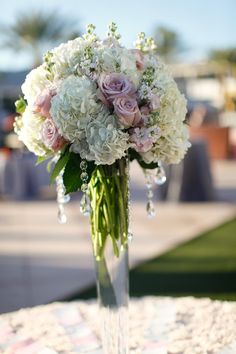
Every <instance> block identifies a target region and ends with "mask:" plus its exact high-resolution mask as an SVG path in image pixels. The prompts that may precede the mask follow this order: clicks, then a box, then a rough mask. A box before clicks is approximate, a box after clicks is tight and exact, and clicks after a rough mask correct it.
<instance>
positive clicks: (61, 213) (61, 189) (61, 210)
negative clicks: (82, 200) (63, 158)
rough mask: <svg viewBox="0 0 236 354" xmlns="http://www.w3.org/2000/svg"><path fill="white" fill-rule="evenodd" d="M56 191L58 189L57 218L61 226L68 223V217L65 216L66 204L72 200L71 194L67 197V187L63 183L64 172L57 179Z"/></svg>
mask: <svg viewBox="0 0 236 354" xmlns="http://www.w3.org/2000/svg"><path fill="white" fill-rule="evenodd" d="M56 186H57V187H56V189H57V204H58V213H57V218H58V222H59V223H60V224H65V223H66V222H67V217H66V214H65V207H64V204H66V203H68V202H69V200H70V196H69V194H67V195H65V186H64V183H63V170H62V171H60V173H59V175H58V176H57V177H56Z"/></svg>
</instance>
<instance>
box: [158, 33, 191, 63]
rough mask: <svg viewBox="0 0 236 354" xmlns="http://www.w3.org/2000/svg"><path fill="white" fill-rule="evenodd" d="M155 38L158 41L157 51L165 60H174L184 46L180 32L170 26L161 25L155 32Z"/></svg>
mask: <svg viewBox="0 0 236 354" xmlns="http://www.w3.org/2000/svg"><path fill="white" fill-rule="evenodd" d="M154 39H155V42H156V43H157V52H158V53H159V54H160V56H162V57H163V58H164V59H165V61H167V62H172V61H173V60H174V59H175V58H176V56H177V54H179V53H180V52H181V51H182V50H183V49H184V46H183V44H182V40H181V38H180V36H179V34H178V33H177V32H175V31H173V30H172V29H170V28H167V27H164V26H159V27H157V28H156V30H155V32H154Z"/></svg>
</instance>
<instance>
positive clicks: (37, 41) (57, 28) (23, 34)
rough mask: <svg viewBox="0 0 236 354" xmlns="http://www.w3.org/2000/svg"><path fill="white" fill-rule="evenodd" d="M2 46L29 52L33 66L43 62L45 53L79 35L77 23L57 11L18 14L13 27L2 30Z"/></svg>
mask: <svg viewBox="0 0 236 354" xmlns="http://www.w3.org/2000/svg"><path fill="white" fill-rule="evenodd" d="M1 32H2V37H3V41H2V46H4V47H7V48H9V49H11V50H14V51H29V52H30V54H31V55H32V57H33V65H34V66H37V65H39V64H40V62H41V58H42V54H43V52H44V51H45V50H46V49H48V48H50V47H51V46H52V45H56V44H58V43H59V42H60V41H62V40H68V39H73V38H75V37H77V36H78V35H79V32H78V31H76V27H75V21H73V20H70V19H68V18H63V17H62V16H60V15H58V14H57V13H56V12H55V11H53V12H50V13H44V12H41V11H34V12H31V13H27V14H25V13H22V14H18V16H17V18H16V20H15V23H14V24H13V25H10V26H7V27H5V28H4V30H3V28H2V31H1Z"/></svg>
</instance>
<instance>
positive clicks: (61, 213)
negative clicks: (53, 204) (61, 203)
mask: <svg viewBox="0 0 236 354" xmlns="http://www.w3.org/2000/svg"><path fill="white" fill-rule="evenodd" d="M57 219H58V222H59V223H60V224H66V222H67V217H66V214H65V213H64V210H61V209H60V208H59V210H58V214H57Z"/></svg>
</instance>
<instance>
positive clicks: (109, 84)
mask: <svg viewBox="0 0 236 354" xmlns="http://www.w3.org/2000/svg"><path fill="white" fill-rule="evenodd" d="M98 86H99V89H98V91H97V96H98V98H99V99H100V100H101V101H102V102H103V103H104V104H106V105H110V103H111V102H113V100H114V99H115V98H116V97H121V96H133V95H134V93H135V87H134V85H133V84H132V82H131V81H130V80H129V79H128V78H127V77H126V76H125V75H123V74H119V73H112V74H102V75H101V76H100V78H99V80H98Z"/></svg>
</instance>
